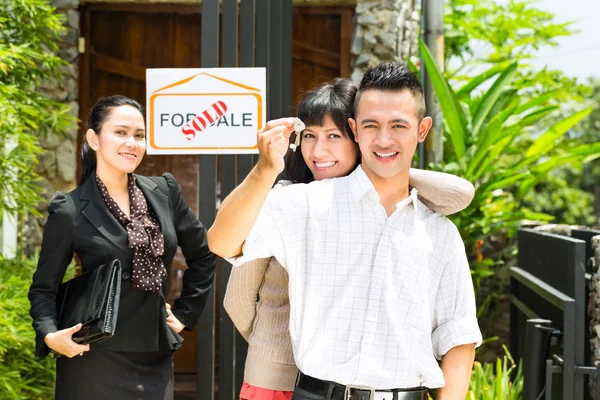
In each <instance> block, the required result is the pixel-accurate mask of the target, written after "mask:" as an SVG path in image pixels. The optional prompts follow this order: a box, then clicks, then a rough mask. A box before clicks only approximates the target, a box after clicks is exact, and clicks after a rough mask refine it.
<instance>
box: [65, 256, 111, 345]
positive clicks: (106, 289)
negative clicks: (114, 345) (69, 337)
mask: <svg viewBox="0 0 600 400" xmlns="http://www.w3.org/2000/svg"><path fill="white" fill-rule="evenodd" d="M120 293H121V262H120V261H119V260H113V261H111V262H110V263H108V264H102V265H101V266H99V267H97V268H94V269H93V270H91V271H88V272H86V273H84V274H81V275H80V276H78V277H76V278H73V279H71V280H70V281H67V282H65V283H63V284H62V285H60V287H59V289H58V294H57V296H56V310H57V313H58V329H59V330H61V329H66V328H70V327H72V326H74V325H77V324H78V323H82V324H83V326H82V327H81V329H80V330H79V331H78V332H76V333H75V334H74V335H73V341H74V342H76V343H79V344H89V343H93V342H98V341H101V340H106V339H110V338H111V337H112V336H113V334H114V333H115V328H116V327H117V314H118V311H119V295H120Z"/></svg>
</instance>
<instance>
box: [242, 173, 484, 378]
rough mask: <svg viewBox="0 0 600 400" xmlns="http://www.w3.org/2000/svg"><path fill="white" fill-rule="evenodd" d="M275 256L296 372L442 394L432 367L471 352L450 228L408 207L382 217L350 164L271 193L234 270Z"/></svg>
mask: <svg viewBox="0 0 600 400" xmlns="http://www.w3.org/2000/svg"><path fill="white" fill-rule="evenodd" d="M270 256H275V257H276V258H277V259H278V260H279V261H280V263H281V264H282V265H283V266H284V267H285V268H286V269H287V270H288V272H289V277H290V285H289V289H290V305H291V310H290V333H291V338H292V345H293V347H294V357H295V359H296V363H297V365H298V368H299V369H300V370H301V371H302V372H303V373H304V374H306V375H310V376H313V377H315V378H319V379H323V380H328V381H334V382H338V383H341V384H344V385H355V386H366V387H370V388H374V389H391V388H411V387H416V386H426V387H429V388H436V387H441V386H443V385H444V377H443V374H442V371H441V369H440V367H439V366H438V362H437V361H436V358H438V359H439V358H441V357H442V356H443V355H444V354H445V353H446V352H447V351H448V350H450V349H451V348H453V347H455V346H458V345H461V344H468V343H476V344H477V345H479V344H480V343H481V333H480V331H479V327H478V325H477V319H476V308H475V296H474V292H473V285H472V282H471V276H470V271H469V265H468V262H467V258H466V255H465V249H464V245H463V242H462V240H461V238H460V235H459V233H458V230H457V229H456V227H455V226H454V224H452V223H451V222H450V221H449V220H448V219H447V218H445V217H443V216H441V215H439V214H435V213H433V212H432V211H431V210H429V209H428V208H427V207H426V206H425V205H424V204H423V203H421V202H420V201H419V200H418V199H417V193H416V190H413V191H412V192H411V194H410V196H409V197H408V198H407V199H405V200H403V201H401V202H400V203H398V204H397V209H396V211H395V212H394V213H393V214H392V215H390V216H389V217H388V216H387V214H386V212H385V209H384V207H383V206H382V205H381V204H379V196H378V194H377V192H376V191H375V188H374V187H373V185H372V183H371V181H370V180H369V179H368V177H367V175H366V174H365V173H364V171H363V170H362V168H361V167H360V166H359V167H358V168H357V169H356V170H355V171H354V172H353V173H351V174H350V175H349V176H347V177H344V178H337V179H332V180H325V181H319V182H313V183H310V184H308V185H291V186H287V187H284V188H280V189H276V190H272V191H271V193H270V194H269V197H268V199H267V201H266V203H265V205H264V207H263V209H262V211H261V213H260V215H259V218H258V220H257V222H256V224H255V225H254V227H253V229H252V232H251V233H250V235H249V237H248V238H247V240H246V242H245V244H244V248H243V255H242V256H240V257H238V258H236V259H234V260H232V261H233V262H234V264H235V265H240V264H242V263H244V262H246V261H249V260H252V259H256V258H265V257H270Z"/></svg>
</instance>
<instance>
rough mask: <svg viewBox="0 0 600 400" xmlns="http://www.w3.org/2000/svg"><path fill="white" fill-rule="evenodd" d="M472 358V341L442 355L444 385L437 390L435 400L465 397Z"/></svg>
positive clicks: (459, 399) (453, 399) (473, 348)
mask: <svg viewBox="0 0 600 400" xmlns="http://www.w3.org/2000/svg"><path fill="white" fill-rule="evenodd" d="M474 360H475V344H474V343H473V344H463V345H461V346H456V347H453V348H452V349H450V350H449V351H448V352H447V353H446V354H445V355H444V356H443V357H442V373H443V374H444V381H445V382H446V385H445V386H444V387H442V388H439V389H438V390H437V393H436V400H463V399H464V398H465V397H466V395H467V391H468V390H469V381H470V379H471V370H472V369H473V361H474Z"/></svg>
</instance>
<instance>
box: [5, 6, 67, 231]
mask: <svg viewBox="0 0 600 400" xmlns="http://www.w3.org/2000/svg"><path fill="white" fill-rule="evenodd" d="M62 23H63V17H62V16H61V15H59V14H57V13H56V12H55V9H54V8H53V7H52V6H50V5H49V4H48V3H47V2H46V1H44V0H0V115H2V118H0V220H1V218H2V216H3V215H4V211H8V212H16V213H18V214H20V215H24V214H25V213H27V212H31V213H34V214H35V213H36V210H35V206H36V204H37V203H38V202H39V200H40V196H39V192H40V190H39V187H38V186H37V185H36V180H37V178H38V177H37V175H36V174H35V171H34V169H35V165H36V163H37V156H38V154H40V153H41V151H42V149H41V147H40V145H39V139H40V138H43V137H45V136H47V135H49V134H61V133H63V132H64V131H65V130H66V129H67V128H69V127H70V126H72V124H74V123H75V121H76V120H75V118H74V117H73V116H71V115H70V114H69V107H68V106H67V105H65V104H62V103H59V102H57V101H54V100H52V99H51V98H49V97H48V96H47V95H45V94H44V93H43V92H41V91H40V87H41V85H42V83H43V82H45V81H47V80H50V79H59V78H60V77H61V73H62V68H61V67H62V66H63V65H64V62H63V61H62V60H61V58H60V57H59V56H58V55H57V52H58V46H57V42H59V41H60V37H61V35H62V34H64V32H65V28H64V27H63V25H62Z"/></svg>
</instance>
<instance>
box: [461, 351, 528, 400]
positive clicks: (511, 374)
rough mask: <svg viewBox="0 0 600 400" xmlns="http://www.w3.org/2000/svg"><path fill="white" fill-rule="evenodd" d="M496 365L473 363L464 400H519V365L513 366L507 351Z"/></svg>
mask: <svg viewBox="0 0 600 400" xmlns="http://www.w3.org/2000/svg"><path fill="white" fill-rule="evenodd" d="M503 347H504V351H505V352H506V355H505V356H504V357H502V359H500V358H498V359H497V360H496V363H495V364H494V363H484V364H481V363H479V362H475V365H474V366H473V373H472V374H471V383H470V384H469V391H468V392H467V397H466V400H520V399H521V398H522V393H523V371H522V369H521V363H520V362H519V365H517V364H515V361H514V360H513V358H512V356H511V355H510V353H509V352H508V349H507V348H506V347H505V346H503Z"/></svg>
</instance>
